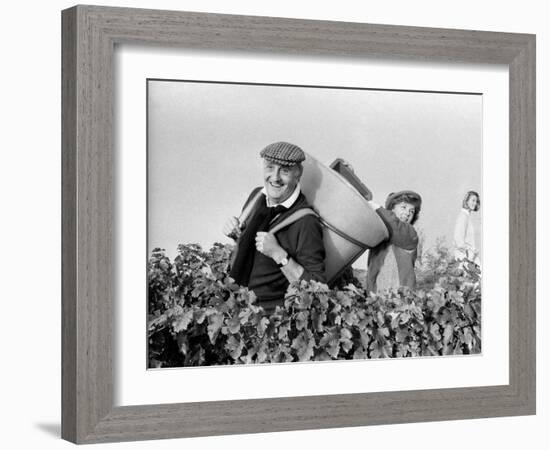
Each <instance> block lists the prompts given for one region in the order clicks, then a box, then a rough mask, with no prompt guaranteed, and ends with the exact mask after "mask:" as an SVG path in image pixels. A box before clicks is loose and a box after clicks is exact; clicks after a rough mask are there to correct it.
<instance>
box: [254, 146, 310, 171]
mask: <svg viewBox="0 0 550 450" xmlns="http://www.w3.org/2000/svg"><path fill="white" fill-rule="evenodd" d="M260 156H261V157H262V158H264V159H267V160H268V161H271V162H274V163H275V164H280V165H281V166H293V165H294V164H298V163H301V162H302V161H304V160H305V159H306V155H305V153H304V151H303V150H302V149H301V148H300V147H298V146H297V145H294V144H290V143H289V142H274V143H273V144H269V145H268V146H267V147H265V148H264V149H263V150H262V151H261V152H260Z"/></svg>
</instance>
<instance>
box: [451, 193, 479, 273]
mask: <svg viewBox="0 0 550 450" xmlns="http://www.w3.org/2000/svg"><path fill="white" fill-rule="evenodd" d="M480 206H481V203H480V199H479V194H478V193H477V192H475V191H468V192H467V193H466V195H465V196H464V201H463V202H462V210H461V211H460V213H459V214H458V217H457V219H456V224H455V230H454V244H455V252H454V253H455V258H457V259H468V260H470V261H473V262H475V263H476V264H478V265H480V263H481V261H480V259H479V250H478V249H477V246H476V242H475V230H474V224H473V222H472V213H473V212H475V211H478V210H479V207H480Z"/></svg>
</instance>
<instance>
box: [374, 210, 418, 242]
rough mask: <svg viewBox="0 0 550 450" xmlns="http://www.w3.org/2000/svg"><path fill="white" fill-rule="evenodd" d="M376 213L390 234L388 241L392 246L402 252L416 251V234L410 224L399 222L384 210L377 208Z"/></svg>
mask: <svg viewBox="0 0 550 450" xmlns="http://www.w3.org/2000/svg"><path fill="white" fill-rule="evenodd" d="M376 212H377V213H378V215H379V216H380V217H381V218H382V220H383V222H384V223H385V224H386V227H387V228H388V231H389V233H390V237H389V240H390V242H391V243H392V244H393V245H395V246H397V247H399V248H402V249H404V250H416V247H417V246H418V234H417V233H416V230H415V229H414V227H413V226H412V225H411V224H409V223H406V222H403V221H402V220H399V219H398V217H397V216H396V215H395V214H394V213H393V212H392V211H389V210H387V209H386V208H378V209H377V210H376Z"/></svg>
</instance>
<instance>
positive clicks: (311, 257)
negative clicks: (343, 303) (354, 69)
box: [223, 142, 325, 312]
mask: <svg viewBox="0 0 550 450" xmlns="http://www.w3.org/2000/svg"><path fill="white" fill-rule="evenodd" d="M260 156H261V157H262V158H263V178H264V186H263V188H262V187H258V188H256V189H254V190H253V191H252V193H251V194H250V196H249V198H248V200H247V201H246V203H245V205H244V207H243V211H245V210H249V211H250V214H248V215H247V217H246V219H243V218H241V220H239V219H237V218H236V217H231V218H230V219H229V220H228V221H227V222H226V224H225V226H224V228H223V232H224V234H226V235H227V236H229V237H232V238H233V239H235V240H236V241H237V246H236V253H235V255H234V259H233V263H232V267H231V270H230V273H229V274H230V276H231V277H233V278H234V279H235V281H236V282H237V283H238V284H240V285H242V286H248V288H249V289H251V290H252V291H254V293H255V294H256V297H257V299H258V302H259V304H260V305H261V306H263V307H264V309H265V310H266V312H272V311H273V310H274V309H275V306H277V305H282V304H283V300H284V295H285V292H286V290H287V288H288V285H289V283H290V282H293V281H297V280H311V279H314V280H317V281H322V282H325V263H324V261H325V248H324V245H323V230H322V226H321V224H320V223H319V220H318V219H317V216H315V215H313V214H308V213H307V210H309V209H310V206H309V204H308V202H307V200H306V198H305V197H304V195H303V194H302V193H301V192H300V178H301V176H302V172H303V167H302V162H303V161H304V160H305V154H304V152H303V151H302V149H301V148H300V147H298V146H297V145H294V144H290V143H288V142H275V143H273V144H270V145H268V146H267V147H265V148H264V149H263V150H262V151H261V152H260ZM297 211H302V213H303V214H300V213H298V215H297V214H296V212H297ZM289 218H292V219H289ZM281 223H286V224H287V225H286V226H283V227H282V228H280V229H277V231H276V232H272V231H270V230H273V229H274V228H275V227H278V225H279V224H281Z"/></svg>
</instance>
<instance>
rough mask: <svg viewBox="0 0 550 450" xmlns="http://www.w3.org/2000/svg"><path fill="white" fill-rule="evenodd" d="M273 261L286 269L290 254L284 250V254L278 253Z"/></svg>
mask: <svg viewBox="0 0 550 450" xmlns="http://www.w3.org/2000/svg"><path fill="white" fill-rule="evenodd" d="M273 259H274V261H275V262H276V263H277V265H279V266H281V267H284V266H286V265H287V264H288V259H289V256H288V253H287V252H285V251H284V250H283V251H282V252H280V253H278V254H277V255H276V256H275V258H273Z"/></svg>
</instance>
